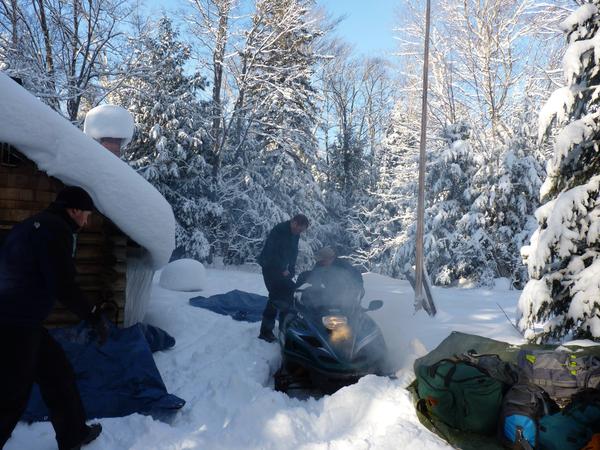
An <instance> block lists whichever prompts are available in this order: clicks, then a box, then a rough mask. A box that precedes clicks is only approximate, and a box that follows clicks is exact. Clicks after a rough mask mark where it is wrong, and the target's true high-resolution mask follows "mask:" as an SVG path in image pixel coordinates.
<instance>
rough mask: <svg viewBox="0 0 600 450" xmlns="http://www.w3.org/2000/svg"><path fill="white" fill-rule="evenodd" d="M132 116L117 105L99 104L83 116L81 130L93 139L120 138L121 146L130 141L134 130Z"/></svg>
mask: <svg viewBox="0 0 600 450" xmlns="http://www.w3.org/2000/svg"><path fill="white" fill-rule="evenodd" d="M134 126H135V125H134V123H133V116H132V115H131V114H129V112H128V111H127V110H126V109H125V108H123V107H121V106H118V105H99V106H96V107H95V108H92V109H91V110H90V111H89V112H88V113H87V114H86V116H85V122H84V124H83V132H84V133H85V134H87V135H88V136H91V137H93V138H94V139H97V140H99V139H101V138H105V137H112V138H121V139H123V142H121V147H125V146H127V144H129V142H131V138H132V137H133V130H134Z"/></svg>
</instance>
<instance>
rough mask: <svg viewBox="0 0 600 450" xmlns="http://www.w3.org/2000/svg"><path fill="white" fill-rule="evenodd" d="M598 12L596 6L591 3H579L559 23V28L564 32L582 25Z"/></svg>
mask: <svg viewBox="0 0 600 450" xmlns="http://www.w3.org/2000/svg"><path fill="white" fill-rule="evenodd" d="M596 14H598V7H597V6H596V5H594V4H593V3H586V4H583V5H581V6H580V7H579V8H577V9H576V10H575V11H573V12H572V13H571V14H570V15H569V17H567V18H566V19H565V20H564V21H563V22H562V23H561V24H560V25H559V28H560V30H562V31H563V32H564V33H568V32H570V31H572V30H573V29H574V28H576V27H577V26H583V25H585V23H586V22H587V21H588V20H590V19H591V18H592V17H594V15H596Z"/></svg>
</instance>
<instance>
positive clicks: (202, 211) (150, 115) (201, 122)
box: [111, 17, 222, 259]
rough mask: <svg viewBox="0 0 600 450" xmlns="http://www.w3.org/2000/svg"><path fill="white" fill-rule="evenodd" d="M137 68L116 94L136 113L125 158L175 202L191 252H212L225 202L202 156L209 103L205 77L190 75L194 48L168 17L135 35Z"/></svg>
mask: <svg viewBox="0 0 600 450" xmlns="http://www.w3.org/2000/svg"><path fill="white" fill-rule="evenodd" d="M134 52H135V53H136V60H135V70H133V68H129V70H128V71H127V72H128V73H134V74H135V75H134V76H132V77H128V78H127V79H124V80H119V81H120V83H122V87H121V88H119V89H118V90H117V91H116V93H115V94H114V95H113V96H112V97H111V99H112V100H113V101H115V102H116V103H119V104H121V105H122V106H124V107H125V108H127V109H128V110H129V111H130V112H131V113H132V114H133V115H134V118H135V122H136V124H137V133H136V135H135V137H134V139H133V141H132V142H131V144H130V145H129V148H128V151H127V152H126V154H125V159H126V160H127V161H128V162H129V163H130V164H131V165H132V166H133V167H134V168H136V169H137V170H138V171H139V172H140V173H141V174H142V175H143V176H144V177H145V178H146V179H147V180H148V181H150V182H151V183H152V184H153V185H154V186H155V187H156V188H157V189H158V190H159V191H160V192H161V193H162V194H163V195H164V196H165V198H166V199H167V201H168V202H169V203H170V204H171V206H172V207H173V212H174V214H175V218H176V220H177V230H176V242H177V246H178V248H179V250H180V252H183V253H184V254H186V255H187V256H190V257H194V258H198V259H206V258H207V257H208V256H209V255H210V250H211V249H210V241H211V240H212V239H211V237H210V235H209V233H210V232H211V229H212V225H213V224H214V223H215V221H218V219H219V217H220V216H221V214H222V207H221V206H220V205H219V204H217V203H214V202H211V201H210V200H209V198H210V195H209V194H210V193H211V190H213V189H214V186H211V185H210V180H211V178H210V175H211V170H210V167H209V165H208V164H207V163H206V162H205V160H204V158H203V157H202V148H203V145H202V144H203V143H202V139H203V137H204V130H205V126H206V124H205V117H206V111H205V106H204V105H203V104H202V103H201V102H199V100H198V98H197V92H198V91H199V90H201V89H203V88H204V80H203V78H202V77H200V76H197V75H191V76H190V75H186V74H185V72H184V66H185V64H186V62H187V61H188V60H189V58H190V50H189V48H188V47H187V46H186V45H185V44H183V43H181V42H180V41H179V40H178V33H177V31H176V30H175V29H174V28H173V25H172V23H171V21H170V19H168V18H165V17H163V18H161V19H160V20H159V21H158V23H157V24H156V27H155V29H154V30H153V31H152V32H151V33H150V34H147V35H144V36H142V38H141V39H139V40H135V41H134Z"/></svg>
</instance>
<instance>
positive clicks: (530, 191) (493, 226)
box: [486, 113, 544, 289]
mask: <svg viewBox="0 0 600 450" xmlns="http://www.w3.org/2000/svg"><path fill="white" fill-rule="evenodd" d="M519 119H520V120H519V124H518V125H517V127H518V128H517V133H516V135H515V136H514V138H513V139H511V141H510V142H509V143H508V151H507V152H505V154H504V158H503V160H502V163H501V167H500V173H499V174H498V180H497V182H496V183H494V185H493V186H492V188H491V189H490V190H488V191H486V192H487V193H488V205H489V214H488V215H487V217H488V219H487V220H486V227H487V228H489V229H490V230H491V235H492V242H493V243H494V245H493V254H494V256H493V257H494V260H495V262H496V264H497V268H498V273H497V276H501V277H507V278H510V280H511V283H512V285H513V286H516V287H517V288H519V289H522V288H523V286H524V284H525V283H526V282H527V280H528V278H529V276H528V274H527V268H526V266H525V265H524V264H523V262H522V258H521V255H520V249H521V247H523V245H525V244H526V242H527V241H528V240H529V238H530V237H531V235H532V234H533V232H534V231H535V228H536V226H537V225H536V221H535V217H534V212H535V210H536V209H537V207H538V206H539V200H538V193H539V189H540V187H541V185H542V180H543V176H544V169H543V167H542V164H541V161H542V159H543V157H542V155H541V153H540V152H539V151H538V147H537V146H536V143H535V138H534V136H533V134H532V133H531V131H530V127H529V124H530V120H531V119H530V114H529V113H525V114H524V115H522V116H521V117H519Z"/></svg>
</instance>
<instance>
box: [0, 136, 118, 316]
mask: <svg viewBox="0 0 600 450" xmlns="http://www.w3.org/2000/svg"><path fill="white" fill-rule="evenodd" d="M7 147H8V146H6V145H3V144H0V241H2V240H3V238H4V236H5V235H6V234H8V232H9V231H10V229H11V228H12V226H13V225H14V224H16V223H18V222H20V221H22V220H24V219H26V218H28V217H30V216H32V215H33V214H35V213H37V212H39V211H41V210H42V209H44V208H46V207H47V206H48V205H49V204H50V203H51V202H52V201H53V200H54V198H55V197H56V193H57V192H58V191H59V190H60V189H61V188H62V187H63V184H62V183H61V182H60V181H59V180H57V179H55V178H52V177H49V176H48V175H46V174H45V173H44V172H41V171H39V170H38V169H37V167H36V166H35V164H34V163H33V162H32V161H30V160H28V159H27V158H25V157H24V156H23V155H22V154H20V153H18V152H15V150H14V149H9V148H7ZM7 152H11V154H10V155H7ZM76 265H77V271H78V277H77V281H78V282H79V283H80V286H81V288H82V290H83V291H84V292H85V294H86V295H87V296H88V297H89V298H90V300H92V301H93V302H96V303H101V302H107V301H108V302H114V303H116V305H117V307H118V313H117V314H116V317H111V320H113V321H115V320H116V322H117V323H118V324H119V325H121V324H122V323H123V310H124V307H125V300H126V299H125V285H126V273H127V271H126V265H127V237H126V236H125V235H124V234H123V233H122V232H121V231H120V230H119V229H118V228H117V227H116V226H114V225H113V224H112V223H111V222H110V221H109V220H108V219H106V218H105V217H103V216H102V215H100V214H99V213H94V214H93V215H92V218H91V221H90V224H89V226H88V227H86V229H85V231H83V232H81V233H79V235H78V239H77V253H76ZM77 322H78V319H77V317H76V316H75V315H74V314H73V313H71V312H70V311H68V310H66V309H65V308H64V307H63V306H62V305H61V304H60V303H59V302H57V304H56V306H55V308H54V311H53V312H52V314H51V315H50V316H49V317H48V319H47V321H46V325H48V326H65V325H71V324H74V323H77Z"/></svg>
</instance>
